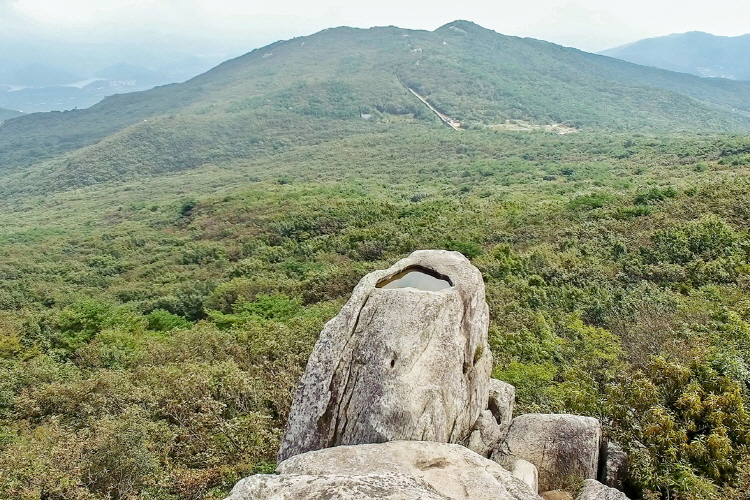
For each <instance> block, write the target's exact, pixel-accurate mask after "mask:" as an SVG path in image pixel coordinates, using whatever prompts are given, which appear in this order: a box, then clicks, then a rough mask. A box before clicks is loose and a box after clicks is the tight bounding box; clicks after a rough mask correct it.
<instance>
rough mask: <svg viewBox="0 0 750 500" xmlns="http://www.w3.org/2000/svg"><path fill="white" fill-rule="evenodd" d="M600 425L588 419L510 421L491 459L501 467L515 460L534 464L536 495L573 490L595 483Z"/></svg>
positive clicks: (538, 417) (536, 416)
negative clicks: (537, 483)
mask: <svg viewBox="0 0 750 500" xmlns="http://www.w3.org/2000/svg"><path fill="white" fill-rule="evenodd" d="M600 441H601V425H600V424H599V421H598V420H597V419H595V418H592V417H581V416H577V415H565V414H551V415H547V414H538V413H530V414H527V415H521V416H518V417H516V418H514V419H513V422H512V423H511V425H510V429H509V430H508V435H507V436H506V438H505V440H504V441H503V443H502V444H501V445H500V447H499V448H498V449H497V450H496V451H495V452H494V453H493V454H492V459H493V460H495V461H497V462H498V463H500V464H501V465H503V466H506V465H507V466H511V464H513V463H514V462H515V461H516V460H518V459H521V460H526V461H528V462H531V463H532V464H534V465H535V466H536V468H537V470H538V472H539V491H549V490H566V491H571V490H573V489H575V487H576V485H578V484H580V483H581V482H582V481H584V480H586V479H596V477H597V469H598V465H599V446H600Z"/></svg>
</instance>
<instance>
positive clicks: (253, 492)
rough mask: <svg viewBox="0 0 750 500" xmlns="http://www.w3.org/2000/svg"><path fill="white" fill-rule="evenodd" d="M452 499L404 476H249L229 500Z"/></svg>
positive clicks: (233, 490)
mask: <svg viewBox="0 0 750 500" xmlns="http://www.w3.org/2000/svg"><path fill="white" fill-rule="evenodd" d="M375 499H377V500H450V499H449V498H448V497H445V496H443V495H441V494H439V493H437V492H436V491H435V490H434V489H433V488H432V487H431V486H430V485H428V484H426V483H425V482H424V481H420V480H419V479H417V478H414V477H409V476H404V475H402V474H387V475H375V474H368V475H360V476H348V475H347V476H342V475H334V474H327V475H321V476H308V475H302V474H289V475H282V476H277V475H269V474H259V475H257V476H250V477H247V478H245V479H243V480H242V481H240V482H238V483H237V484H236V485H235V486H234V488H232V492H231V493H230V495H229V497H227V499H226V500H375Z"/></svg>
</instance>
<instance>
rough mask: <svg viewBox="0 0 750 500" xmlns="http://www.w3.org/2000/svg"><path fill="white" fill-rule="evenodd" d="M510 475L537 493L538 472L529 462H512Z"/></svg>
mask: <svg viewBox="0 0 750 500" xmlns="http://www.w3.org/2000/svg"><path fill="white" fill-rule="evenodd" d="M511 473H512V474H513V477H515V478H516V479H520V480H521V481H523V482H524V483H526V484H528V485H529V487H530V488H531V489H532V490H534V491H539V471H537V470H536V466H535V465H534V464H532V463H531V462H527V461H526V460H516V461H515V462H513V469H512V470H511Z"/></svg>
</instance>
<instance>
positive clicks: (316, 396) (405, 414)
mask: <svg viewBox="0 0 750 500" xmlns="http://www.w3.org/2000/svg"><path fill="white" fill-rule="evenodd" d="M412 268H417V269H426V270H427V271H429V274H431V275H432V276H438V277H444V278H445V279H447V281H448V282H449V283H450V284H451V285H452V286H450V287H447V288H443V289H441V290H438V291H426V290H419V289H416V288H411V287H407V288H395V289H386V288H378V284H381V283H384V282H387V281H389V280H390V279H391V278H393V277H395V276H396V275H398V274H400V273H403V272H404V271H405V270H408V269H412ZM488 323H489V313H488V308H487V303H486V302H485V298H484V282H483V281H482V276H481V274H480V272H479V271H478V270H477V269H476V268H475V267H474V266H473V265H471V263H470V262H469V261H468V260H467V259H466V258H465V257H464V256H463V255H461V254H460V253H458V252H447V251H442V250H422V251H417V252H414V253H413V254H411V255H410V256H409V257H407V258H405V259H402V260H400V261H399V262H397V263H396V264H395V265H393V266H392V267H391V268H389V269H387V270H384V271H375V272H373V273H370V274H368V275H367V276H365V277H364V278H362V280H361V281H360V282H359V284H358V285H357V287H356V288H355V289H354V291H353V293H352V296H351V298H350V299H349V301H348V302H347V303H346V305H344V307H343V308H342V310H341V312H340V313H339V314H338V316H336V317H335V318H333V319H332V320H331V321H329V322H328V324H326V326H325V328H324V329H323V331H322V332H321V335H320V338H319V340H318V342H317V344H316V345H315V348H314V349H313V353H312V355H311V356H310V359H309V361H308V365H307V369H306V370H305V374H304V376H303V377H302V381H301V382H300V386H299V388H298V390H297V393H296V395H295V398H294V402H293V404H292V409H291V412H290V417H289V422H288V424H287V429H286V433H285V435H284V440H283V442H282V446H281V451H280V452H279V460H285V459H287V458H289V457H291V456H294V455H297V454H300V453H305V452H307V451H311V450H318V449H321V448H328V447H332V446H339V445H353V444H366V443H380V442H386V441H395V440H418V441H437V442H446V443H459V442H461V441H462V440H464V439H465V438H466V437H467V436H468V435H469V434H470V432H471V429H472V425H473V424H474V422H475V421H476V420H477V417H478V416H479V414H480V412H481V411H482V410H484V409H485V408H487V400H488V393H489V375H490V371H491V368H492V358H491V354H490V350H489V345H488V344H487V328H488Z"/></svg>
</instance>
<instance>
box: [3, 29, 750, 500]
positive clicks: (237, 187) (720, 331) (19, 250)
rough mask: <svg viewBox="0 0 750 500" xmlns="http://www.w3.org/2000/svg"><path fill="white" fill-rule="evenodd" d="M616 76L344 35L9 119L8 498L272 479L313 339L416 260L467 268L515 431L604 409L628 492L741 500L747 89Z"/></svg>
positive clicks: (497, 42)
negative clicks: (549, 418)
mask: <svg viewBox="0 0 750 500" xmlns="http://www.w3.org/2000/svg"><path fill="white" fill-rule="evenodd" d="M406 35H408V36H406ZM372 37H375V38H374V39H372ZM472 38H473V39H474V42H471V43H470V41H469V40H470V39H472ZM443 42H445V45H444V44H443ZM415 44H417V45H418V46H416V45H415ZM431 44H432V45H431ZM504 44H507V45H508V47H507V48H503V47H504V46H505V45H504ZM394 47H395V48H399V47H400V48H401V49H403V50H404V52H405V53H407V54H408V57H409V58H412V59H410V60H409V62H408V64H407V63H405V62H403V60H402V59H399V58H400V57H401V55H398V54H399V52H397V51H396V50H395V49H394ZM442 47H448V48H447V49H446V52H445V53H438V50H439V49H441V48H442ZM302 48H305V50H307V49H310V51H311V52H310V53H301V52H300V50H301V49H302ZM417 48H421V49H422V50H421V51H416V49H417ZM524 51H526V52H524ZM549 51H551V52H549ZM311 53H312V54H317V56H316V57H312V56H311V55H310V54H311ZM269 54H270V55H269ZM322 54H328V55H329V56H330V57H329V58H328V59H326V57H323V55H322ZM394 54H396V55H398V57H396V55H394ZM503 54H504V55H503ZM550 54H553V55H550ZM286 56H288V57H289V58H290V59H292V61H293V64H290V63H289V62H288V61H286V62H284V57H286ZM480 56H481V57H480ZM382 57H393V58H394V59H396V60H393V61H391V63H392V64H391V65H390V66H389V65H382V64H380V61H381V58H382ZM483 58H484V59H483ZM567 59H569V60H567ZM278 61H281V62H278ZM315 61H319V63H318V64H316V63H315ZM320 61H322V62H320ZM331 61H333V62H331ZM521 61H523V63H522V62H521ZM545 61H546V62H545ZM611 61H612V60H610V59H607V58H604V57H600V56H593V55H591V54H585V53H582V52H579V51H575V50H572V49H563V48H561V47H557V46H553V45H551V44H546V43H543V42H538V41H535V40H526V39H516V38H511V37H502V36H501V35H497V34H493V33H492V32H487V31H486V30H483V29H481V28H479V27H477V26H476V25H472V24H470V23H452V24H451V25H448V26H446V27H443V28H440V29H439V30H437V31H435V32H432V33H427V32H413V31H407V30H400V29H398V28H379V29H374V30H368V31H364V30H351V29H348V28H341V29H335V30H327V31H324V32H322V33H320V34H318V35H314V36H312V37H306V38H304V39H295V40H291V41H288V42H280V43H278V44H274V45H272V46H269V47H267V48H264V49H259V50H257V51H254V52H253V53H251V54H249V55H247V56H244V57H242V58H239V59H237V60H234V61H230V62H228V63H225V64H224V65H222V66H219V67H218V68H216V69H215V70H213V71H211V72H209V73H207V74H205V75H202V76H201V77H198V78H196V79H194V80H192V81H191V82H188V83H187V84H184V85H174V86H168V87H162V88H158V89H155V90H154V91H151V92H146V93H138V94H134V95H123V96H118V97H115V98H111V99H107V100H106V101H104V102H103V103H101V104H100V105H97V106H95V107H93V108H91V109H89V110H81V111H75V112H68V113H49V114H39V115H31V116H27V117H21V118H17V119H12V120H9V121H7V122H5V124H4V125H2V127H0V171H1V172H2V175H1V176H0V192H2V196H1V197H0V198H1V199H0V498H8V499H42V498H44V499H86V500H89V499H90V500H95V499H154V500H156V499H159V500H177V499H203V498H205V499H220V498H223V496H224V495H225V494H226V493H227V491H228V490H229V488H231V486H232V485H233V484H234V482H235V481H237V480H238V479H239V478H240V477H242V476H244V475H248V474H251V473H255V472H268V471H272V470H273V469H274V467H275V456H276V452H277V450H278V445H279V438H280V435H281V432H282V429H283V426H284V423H285V419H286V417H287V412H288V410H289V406H290V403H291V396H292V392H293V390H294V388H295V387H296V384H297V381H298V379H299V377H300V375H301V373H302V371H303V370H304V366H305V362H306V360H307V356H308V354H309V353H310V351H311V349H312V346H313V344H314V342H315V340H316V337H317V335H318V333H319V332H320V329H321V328H322V326H323V325H324V323H325V322H326V321H327V320H329V319H330V318H331V317H333V316H334V315H335V314H336V313H337V312H338V310H339V308H340V307H341V306H342V305H343V303H344V302H345V301H346V299H347V297H348V294H349V293H350V292H351V290H352V288H353V287H354V285H356V283H357V282H358V281H359V279H360V278H361V277H362V276H363V275H364V274H365V273H367V272H369V271H371V270H374V269H379V268H384V267H387V266H389V265H391V264H392V263H393V262H394V261H395V260H397V259H399V258H401V257H403V256H405V255H407V254H408V253H410V252H412V251H413V250H416V249H420V248H446V249H451V250H457V251H460V252H462V253H463V254H465V255H466V256H467V257H469V258H470V259H471V260H472V262H473V263H474V264H475V265H476V266H477V267H478V268H479V269H480V270H481V271H482V274H483V276H484V279H485V282H486V287H487V300H488V303H489V305H490V313H491V325H490V343H491V347H492V350H493V355H494V360H495V365H494V370H493V375H494V376H495V377H497V378H500V379H502V380H505V381H507V382H510V383H512V384H514V385H515V386H516V388H517V397H518V401H517V411H518V412H519V413H525V412H532V411H543V412H550V411H552V412H571V413H576V414H582V415H590V416H594V417H597V418H598V419H599V420H600V421H601V422H602V425H603V426H604V428H605V431H606V433H607V434H608V435H609V436H610V437H612V438H614V439H616V440H617V441H619V442H620V443H622V444H623V446H624V447H625V448H626V450H627V451H628V453H629V455H630V475H629V479H628V489H629V490H628V492H629V494H630V495H631V498H634V499H664V500H666V499H683V500H691V499H695V500H698V499H705V498H712V499H723V500H739V499H742V498H746V495H747V493H746V492H747V489H748V487H750V454H749V453H748V446H750V414H748V404H750V399H749V398H750V393H749V392H748V384H749V383H750V233H749V231H750V226H749V225H748V221H749V219H750V199H748V197H747V192H748V190H749V189H750V169H748V164H749V163H750V138H749V137H748V136H747V135H740V134H732V133H730V132H731V131H735V132H736V131H742V130H747V126H748V125H747V124H748V118H747V117H748V115H747V114H746V112H747V110H748V106H750V101H748V100H747V96H748V88H750V87H748V85H750V84H747V83H742V82H728V83H726V84H724V83H715V82H705V81H701V80H700V79H698V78H694V77H689V76H685V75H675V74H671V73H669V72H664V71H659V70H652V69H647V68H641V67H638V66H635V65H630V64H627V63H622V62H616V61H615V62H611ZM417 62H419V65H417V64H416V63H417ZM324 63H325V64H324ZM329 63H330V64H329ZM334 63H335V64H334ZM399 64H401V66H399ZM502 64H504V65H505V66H502ZM587 65H589V66H587ZM393 67H396V68H400V69H399V71H392V70H390V69H388V70H386V69H382V68H393ZM545 67H546V68H548V69H549V71H548V73H547V78H544V77H543V76H542V75H543V74H544V73H543V68H545ZM553 67H554V68H555V69H554V70H553V69H551V68H553ZM331 68H333V69H331ZM378 68H381V69H378ZM450 68H453V69H452V70H451V71H453V72H452V73H451V71H448V70H449V69H450ZM498 68H505V69H506V70H508V71H507V72H503V71H500V70H499V69H498ZM605 69H606V71H605ZM294 72H296V73H294ZM423 72H424V73H423ZM618 72H619V73H618ZM592 74H597V75H598V76H597V78H599V79H598V80H597V79H593V80H592V79H591V75H592ZM290 75H291V76H290ZM332 75H333V76H332ZM524 75H525V76H524ZM449 77H450V78H449ZM462 78H463V80H462ZM524 78H525V79H526V80H525V81H524V82H525V83H524V84H523V85H521V84H518V82H519V81H520V80H516V79H524ZM577 78H578V79H580V81H579V80H576V79H577ZM646 78H649V79H650V81H651V84H649V85H646V84H645V83H644V82H643V79H646ZM565 81H568V84H569V85H568V86H567V87H565V85H564V82H565ZM452 82H453V83H452ZM540 82H541V83H540ZM544 82H548V83H549V85H551V87H548V86H547V84H545V83H544ZM550 82H555V84H554V85H552V83H550ZM576 82H579V83H581V84H583V82H588V83H586V85H588V86H587V87H585V88H580V85H579V83H576ZM617 82H619V83H617ZM654 82H661V84H662V86H661V87H659V86H657V85H656V84H655V83H654ZM472 85H474V86H473V87H472ZM406 86H409V87H411V88H414V89H415V90H417V91H418V92H420V93H421V94H422V95H424V96H426V97H427V98H428V99H429V100H430V102H431V103H433V104H434V105H436V106H438V107H439V108H440V109H442V110H443V111H445V112H447V113H449V114H450V116H452V117H455V118H459V119H461V120H462V121H463V123H464V129H462V130H458V131H454V130H451V129H449V128H447V127H445V126H443V125H442V124H441V123H440V121H439V120H438V119H437V117H435V116H434V115H433V114H432V113H431V112H430V111H429V109H428V108H427V107H425V106H423V105H421V103H420V102H419V101H418V100H416V98H414V96H412V95H411V94H409V92H408V91H407V90H406ZM548 88H549V89H550V92H551V93H548V94H545V89H548ZM597 88H599V89H600V93H597V92H599V91H597V90H596V89H597ZM467 89H471V90H470V91H469V90H467ZM685 89H688V90H685ZM503 92H505V94H503ZM691 93H692V94H691ZM489 95H492V96H495V97H486V96H489ZM500 95H504V96H506V97H507V99H508V100H506V101H504V102H505V103H506V104H503V105H500V104H497V103H498V102H500V101H501V99H500V98H499V97H497V96H500ZM482 96H485V97H482ZM618 96H619V97H618ZM701 96H703V98H701ZM620 98H622V99H620ZM503 99H505V98H503ZM743 99H744V100H743ZM735 101H736V102H740V101H741V102H743V103H744V107H738V106H735ZM507 102H512V103H518V104H519V106H518V107H514V106H515V105H514V106H507ZM378 103H380V107H378V106H379V104H378ZM493 103H495V104H493ZM731 106H735V107H736V109H738V110H739V111H735V112H727V111H726V108H727V107H731ZM626 108H627V113H628V115H626V114H625V111H626ZM743 110H744V111H743ZM360 113H365V114H368V115H371V117H370V119H368V120H365V119H362V118H361V117H360ZM505 120H523V121H524V122H528V123H531V124H537V125H545V124H550V123H566V124H567V125H568V126H570V127H573V128H575V129H577V130H578V132H577V133H571V134H566V135H557V134H554V133H549V132H545V131H543V130H532V131H526V132H513V131H508V130H505V129H503V128H502V127H496V126H494V125H499V124H501V123H504V122H505ZM630 124H632V129H631V126H630ZM722 131H723V132H724V133H720V132H722Z"/></svg>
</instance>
